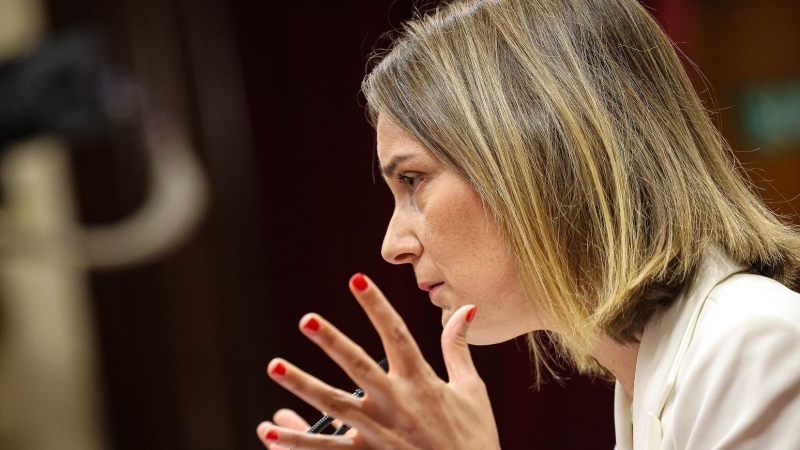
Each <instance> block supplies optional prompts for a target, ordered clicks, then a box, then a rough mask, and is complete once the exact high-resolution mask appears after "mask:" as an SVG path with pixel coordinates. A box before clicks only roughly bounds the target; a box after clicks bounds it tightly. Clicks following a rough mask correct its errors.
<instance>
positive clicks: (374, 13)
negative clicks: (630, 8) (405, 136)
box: [0, 0, 800, 450]
mask: <svg viewBox="0 0 800 450" xmlns="http://www.w3.org/2000/svg"><path fill="white" fill-rule="evenodd" d="M645 4H646V5H647V6H648V7H650V8H652V12H653V14H654V16H655V17H656V18H657V19H658V20H659V22H660V23H662V25H663V26H664V27H665V29H666V30H667V31H668V33H669V34H670V35H671V37H672V38H673V39H674V40H675V41H677V43H678V47H679V48H680V49H681V50H682V51H683V52H685V53H686V55H687V56H688V57H689V58H691V60H693V61H694V62H695V63H696V64H697V65H698V66H699V68H700V70H702V74H703V75H704V76H703V75H700V74H699V73H698V72H697V71H696V70H695V69H694V68H692V67H691V65H689V64H688V63H687V68H688V69H689V72H690V73H691V75H692V77H693V79H694V81H695V82H696V85H697V87H698V91H701V92H702V96H703V98H704V99H705V100H706V101H707V103H708V105H709V107H710V108H712V109H714V110H715V111H717V112H716V113H715V121H716V122H717V123H718V124H719V126H720V128H721V130H722V131H723V133H724V134H725V136H726V137H727V139H728V140H729V141H730V142H731V144H732V146H733V147H734V149H735V150H737V151H738V152H739V153H738V156H739V158H740V160H741V161H742V163H743V164H744V166H745V170H746V171H747V173H748V175H749V176H750V177H751V179H752V180H753V182H754V184H755V185H756V186H757V187H758V188H759V190H760V191H759V192H760V193H761V194H762V195H763V196H764V198H765V199H766V200H767V201H768V202H769V204H770V206H772V207H773V208H774V209H775V210H777V211H779V212H780V213H783V214H795V211H797V210H798V209H800V208H798V206H800V202H798V195H800V177H798V176H797V174H798V169H800V136H798V130H800V118H799V117H800V94H798V92H800V34H798V33H797V23H799V22H800V2H798V1H795V0H725V1H721V0H648V1H646V2H645ZM2 5H3V4H2V3H1V2H0V6H2ZM412 10H413V9H412V2H411V1H410V0H336V1H330V0H295V1H250V0H47V1H45V2H44V14H45V17H46V21H47V25H46V30H47V32H48V33H59V32H64V31H67V30H73V29H76V28H81V29H91V30H94V31H96V32H98V33H100V34H101V35H102V36H104V38H105V39H106V40H107V46H108V51H107V53H108V55H109V59H110V60H111V62H112V63H113V64H115V65H116V66H118V67H120V68H122V69H123V70H126V71H127V72H128V73H130V74H131V75H133V76H135V77H136V79H138V80H139V82H140V83H141V84H142V85H143V86H145V87H146V88H147V89H148V90H149V91H150V92H151V93H152V94H153V97H154V98H155V99H156V101H157V102H158V104H159V105H160V106H161V107H163V108H166V109H168V110H170V111H172V113H173V114H175V115H176V117H177V118H178V119H179V120H180V121H181V123H182V124H184V125H185V126H186V128H187V129H188V130H189V137H190V141H191V143H192V145H193V148H194V149H195V151H196V156H197V157H198V158H200V160H201V161H202V163H203V167H204V168H205V172H206V176H207V177H208V182H209V184H210V188H211V191H210V192H211V202H210V209H209V210H208V212H207V214H206V216H205V219H204V220H203V222H202V224H201V225H200V227H199V229H198V230H197V232H196V234H195V235H194V237H193V238H192V239H191V240H189V241H188V243H186V244H185V245H183V246H181V247H180V248H179V249H178V250H177V251H175V252H172V253H171V254H170V255H169V256H167V257H164V258H161V259H160V260H158V261H157V262H151V263H148V264H145V265H141V266H138V267H132V268H126V269H117V270H105V271H94V272H92V273H91V279H90V286H91V296H92V300H91V302H92V303H91V305H92V311H91V313H92V327H93V330H94V336H95V339H96V341H97V343H98V346H99V347H98V349H97V352H98V370H99V377H98V379H99V383H100V386H101V392H102V398H103V404H104V406H103V408H104V409H103V411H104V413H103V414H102V416H103V417H104V418H105V419H104V420H105V424H104V426H105V428H106V429H107V433H108V438H107V441H108V445H109V446H110V447H111V448H115V449H118V450H133V449H137V450H138V449H152V450H162V449H163V450H167V449H169V450H201V449H209V450H211V449H215V450H217V449H253V450H255V449H259V448H263V446H262V444H261V443H260V442H259V441H258V439H257V438H256V436H255V427H256V425H257V424H258V423H259V422H260V421H262V420H267V419H270V418H271V415H272V413H273V412H275V411H276V410H277V409H279V408H281V407H289V408H294V409H296V410H298V411H299V412H300V413H301V414H302V415H304V416H305V417H307V418H308V420H310V421H313V420H316V419H317V418H318V416H319V413H317V412H316V411H314V410H312V409H311V408H310V407H308V406H306V405H305V404H304V403H303V402H302V401H300V400H298V399H297V398H294V397H293V396H292V395H290V394H288V393H286V392H284V391H283V390H282V389H281V388H279V387H278V386H277V385H275V384H274V383H272V382H271V381H270V380H269V378H268V377H267V376H266V374H265V368H266V365H267V363H268V361H269V360H270V359H271V358H273V357H276V356H282V357H285V358H287V359H288V360H290V361H292V362H293V363H295V364H297V365H299V366H300V367H302V368H304V369H306V370H308V371H309V372H311V373H313V374H316V375H318V376H320V377H321V378H322V379H323V380H324V381H327V382H329V383H331V384H333V385H335V386H338V387H341V388H343V389H346V390H351V389H352V388H354V386H353V384H352V382H351V381H349V380H348V379H347V377H346V376H345V375H344V374H343V372H342V371H341V370H340V369H338V368H337V367H336V366H335V364H333V363H332V362H330V361H329V360H328V358H327V357H325V355H324V354H323V353H322V352H321V351H320V350H319V349H318V348H317V347H316V346H314V345H313V344H312V343H310V342H309V341H307V340H306V339H304V338H303V337H302V335H301V334H300V333H299V332H298V331H297V323H298V320H299V319H300V317H302V315H303V314H305V313H306V312H309V311H314V312H318V313H320V314H322V315H323V316H325V317H326V318H328V319H329V320H331V321H332V322H333V323H335V324H336V325H337V326H339V327H340V328H341V329H342V331H344V332H345V333H346V334H348V335H349V336H351V337H352V338H354V339H355V340H356V341H357V342H359V343H360V344H361V345H363V346H364V347H365V349H366V350H367V351H368V352H369V353H370V354H371V355H372V356H374V357H375V358H376V359H378V358H381V357H382V349H381V345H380V342H379V341H378V339H377V336H376V333H375V332H374V331H373V330H372V327H371V326H370V324H369V322H368V321H367V319H366V317H365V316H364V314H363V313H362V311H361V310H360V309H359V307H358V305H357V303H356V302H355V301H354V300H353V299H352V297H351V295H350V294H349V291H348V288H347V281H348V279H349V277H350V276H351V275H352V274H353V273H355V272H357V271H363V272H365V273H367V274H369V275H370V276H371V277H372V278H373V279H374V280H376V282H377V283H379V285H380V286H381V287H382V289H383V291H384V292H385V293H386V294H387V296H389V298H390V299H391V300H392V301H393V303H394V305H395V306H396V308H397V309H398V310H399V312H400V314H401V315H402V316H403V317H404V318H405V319H406V321H407V323H408V325H409V328H410V329H411V331H412V333H413V335H414V336H415V337H416V338H417V339H418V341H419V343H420V346H421V348H422V351H423V353H424V354H425V355H426V357H427V358H428V359H429V361H430V362H431V363H432V365H433V366H434V367H435V368H436V370H437V371H438V372H439V373H440V374H442V375H444V369H443V364H442V359H441V352H440V349H439V334H440V332H441V325H440V313H439V310H438V309H437V308H436V307H434V306H433V305H431V304H430V302H429V300H428V298H427V295H426V293H424V292H422V291H419V290H418V289H417V287H416V282H415V279H414V276H413V272H412V270H411V268H410V267H395V266H391V265H389V264H387V263H385V262H384V261H383V260H382V258H381V256H380V253H379V250H380V246H381V241H382V238H383V233H384V230H385V226H386V225H387V224H388V221H389V218H390V216H391V211H392V206H393V203H392V198H391V195H390V193H389V191H388V189H387V188H386V187H385V186H383V185H382V183H381V182H380V177H379V175H377V172H376V168H375V143H374V132H373V130H372V128H371V127H370V126H369V125H368V123H367V121H366V119H365V113H364V109H363V106H362V105H363V98H361V97H360V96H359V95H358V92H359V88H360V82H361V80H362V78H363V76H364V75H365V70H366V62H367V57H368V55H369V53H370V51H371V50H372V49H373V47H374V46H375V45H376V43H378V38H379V37H380V36H381V34H382V33H384V32H386V31H388V30H391V29H394V28H397V27H398V25H399V24H400V23H401V22H402V21H403V20H404V19H406V18H408V17H410V16H411V13H412ZM0 14H3V12H2V11H0ZM383 42H384V44H385V41H383ZM125 133H126V132H125V131H124V130H117V131H115V132H112V133H111V136H109V137H108V138H107V139H106V141H103V142H100V143H97V142H95V143H93V144H91V145H90V146H89V147H91V148H86V149H78V150H79V151H74V152H72V153H71V158H72V159H71V164H72V167H73V170H74V177H75V182H76V183H77V195H78V198H79V200H78V201H79V211H80V220H81V222H82V223H83V224H85V225H87V226H91V225H101V224H105V223H110V222H114V221H117V220H122V219H124V218H125V217H126V216H127V215H128V214H129V213H130V212H131V211H133V210H135V209H136V208H137V206H138V205H139V204H140V203H141V202H142V201H143V199H144V198H145V197H146V196H147V185H148V184H147V180H148V175H147V167H146V161H145V160H144V158H143V157H142V156H141V155H140V153H141V152H139V151H138V150H137V147H136V145H135V143H133V141H132V140H131V139H129V138H128V137H127V135H126V134H125ZM756 149H757V150H756ZM376 179H377V180H378V181H376ZM793 220H795V221H797V217H795V218H794V219H793ZM2 302H3V300H2V298H0V304H2ZM0 326H2V325H0ZM0 339H2V335H1V334H0ZM473 356H474V358H475V361H476V364H477V365H478V368H479V371H480V373H481V375H482V376H483V377H484V379H485V381H486V382H487V385H488V388H489V392H490V394H491V396H492V403H493V407H494V412H495V415H496V418H497V422H498V428H499V431H500V436H501V442H502V445H503V448H506V449H523V448H535V449H550V450H567V449H576V450H577V449H611V448H613V445H614V427H613V386H611V385H609V384H606V383H603V382H592V381H591V380H588V379H586V378H584V377H580V376H576V375H568V379H567V381H566V383H565V384H564V386H560V385H559V384H557V383H550V384H548V385H546V386H545V387H544V388H543V389H541V390H540V391H538V392H534V391H533V390H532V389H531V388H530V387H531V385H532V384H533V382H534V378H533V376H532V373H531V367H530V361H529V358H528V352H527V350H526V343H525V340H524V339H518V340H517V341H512V342H508V343H505V344H502V345H497V346H491V347H476V348H473ZM0 401H2V400H0ZM0 442H1V441H0ZM12 448H13V447H12Z"/></svg>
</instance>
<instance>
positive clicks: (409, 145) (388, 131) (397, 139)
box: [375, 115, 426, 165]
mask: <svg viewBox="0 0 800 450" xmlns="http://www.w3.org/2000/svg"><path fill="white" fill-rule="evenodd" d="M375 129H376V132H377V140H378V160H379V162H380V164H381V165H384V164H387V163H388V162H389V161H390V160H391V159H392V158H393V157H395V156H397V155H400V154H418V153H422V154H424V153H426V151H425V148H424V147H422V145H420V144H419V142H417V141H416V139H414V138H413V137H412V136H411V135H410V134H408V133H407V132H406V131H405V130H403V129H402V128H401V127H399V126H397V125H396V124H395V123H394V122H393V121H392V120H391V119H390V118H388V117H386V116H384V115H381V116H379V117H378V125H377V127H375Z"/></svg>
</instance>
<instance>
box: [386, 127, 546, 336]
mask: <svg viewBox="0 0 800 450" xmlns="http://www.w3.org/2000/svg"><path fill="white" fill-rule="evenodd" d="M377 134H378V158H379V161H380V164H381V168H382V171H383V176H384V179H385V181H386V183H387V184H388V185H389V188H390V189H391V191H392V194H393V196H394V201H395V208H394V214H393V215H392V219H391V221H390V222H389V227H388V229H387V230H386V237H385V238H384V241H383V248H382V250H381V252H382V254H383V258H384V259H385V260H386V261H388V262H390V263H392V264H411V265H412V266H413V267H414V273H415V274H416V277H417V283H418V285H419V287H420V289H423V290H425V291H428V292H429V295H430V299H431V302H432V303H433V304H434V305H436V306H438V307H439V308H441V309H442V324H443V325H444V324H445V323H446V322H447V320H449V318H450V316H451V315H452V314H453V313H454V312H455V311H456V310H457V309H458V308H459V307H461V306H463V305H467V304H474V305H477V306H478V313H477V315H476V316H475V320H474V321H473V323H472V326H471V328H470V332H469V336H468V338H469V341H470V343H471V344H479V345H485V344H494V343H498V342H503V341H506V340H508V339H511V338H514V337H516V336H519V335H521V334H524V333H526V332H528V331H532V330H535V329H540V328H541V327H540V326H539V323H538V321H537V319H536V317H537V314H536V313H535V311H534V310H533V304H532V302H530V301H527V300H526V298H525V295H524V293H523V288H522V283H521V281H520V279H519V276H518V274H517V270H516V266H515V262H514V258H513V256H512V255H511V253H510V252H509V249H508V246H507V245H506V243H505V239H504V238H503V236H502V233H501V232H500V230H499V228H498V226H497V223H496V222H495V220H494V217H493V215H492V212H491V211H489V210H488V209H487V208H486V207H485V206H484V203H483V202H482V200H481V198H480V196H479V195H478V193H477V191H476V190H475V189H474V188H473V187H472V185H470V184H469V183H468V182H467V181H466V180H464V179H463V178H461V177H460V176H459V175H457V174H456V173H455V172H454V171H452V170H451V169H448V168H446V167H445V166H444V165H443V164H442V162H441V161H440V160H439V159H437V158H436V157H435V156H434V155H433V154H432V153H430V152H429V151H428V150H427V149H425V148H424V147H423V146H422V145H420V144H419V143H418V142H417V141H416V140H415V139H414V138H413V137H411V136H410V135H409V134H408V133H406V132H405V131H404V130H403V129H402V128H400V127H398V126H397V125H395V124H394V123H393V122H392V121H391V120H388V119H387V118H385V117H384V116H380V117H379V119H378V125H377Z"/></svg>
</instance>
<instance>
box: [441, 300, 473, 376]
mask: <svg viewBox="0 0 800 450" xmlns="http://www.w3.org/2000/svg"><path fill="white" fill-rule="evenodd" d="M477 310H478V307H477V306H475V305H465V306H462V307H461V308H459V309H458V311H456V312H455V314H453V315H452V316H451V317H450V320H448V321H447V324H446V325H445V326H444V330H443V331H442V356H443V357H444V365H445V367H447V376H448V378H449V381H450V382H453V383H458V382H459V381H461V380H464V379H465V378H467V377H471V376H474V375H477V373H478V372H477V370H476V369H475V364H474V363H473V362H472V355H471V354H470V352H469V345H467V331H468V330H469V326H470V323H472V320H473V319H474V318H475V313H476V312H477Z"/></svg>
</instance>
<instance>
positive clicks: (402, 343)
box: [390, 324, 410, 347]
mask: <svg viewBox="0 0 800 450" xmlns="http://www.w3.org/2000/svg"><path fill="white" fill-rule="evenodd" d="M390 337H391V339H392V342H394V344H395V345H397V346H398V347H406V346H407V345H408V344H409V342H410V339H409V335H408V328H407V327H406V326H405V324H398V325H394V326H392V328H391V330H390Z"/></svg>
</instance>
